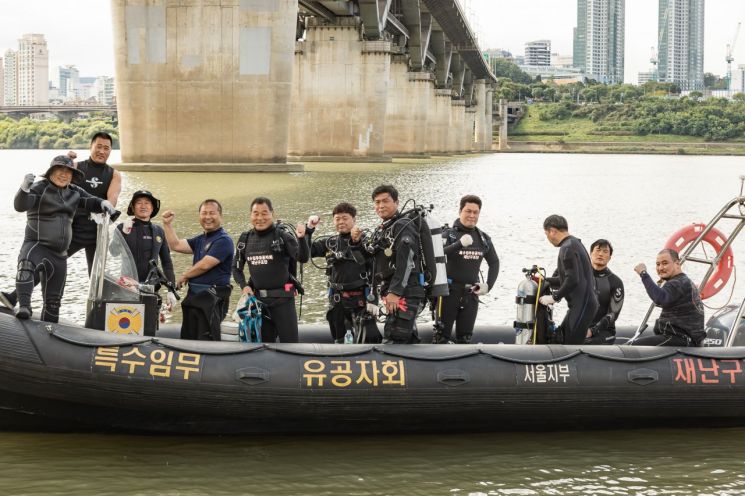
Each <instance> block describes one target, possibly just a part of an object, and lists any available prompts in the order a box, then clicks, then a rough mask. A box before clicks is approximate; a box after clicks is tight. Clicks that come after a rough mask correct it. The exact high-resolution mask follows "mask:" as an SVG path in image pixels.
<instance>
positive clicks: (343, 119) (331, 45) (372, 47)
mask: <svg viewBox="0 0 745 496" xmlns="http://www.w3.org/2000/svg"><path fill="white" fill-rule="evenodd" d="M390 53H391V43H390V42H389V41H362V40H361V39H360V25H359V19H356V18H352V17H340V18H338V19H337V20H336V21H335V22H334V23H333V24H326V22H325V21H321V20H316V19H309V24H308V26H307V30H306V40H305V42H304V48H303V49H302V50H301V51H299V53H297V55H296V58H295V61H296V67H295V69H296V71H297V73H298V74H297V77H296V78H295V79H294V84H295V88H294V90H293V94H294V95H295V99H294V100H293V102H292V120H291V127H290V140H289V153H290V155H292V156H298V157H302V158H303V159H304V160H308V159H312V158H315V159H316V160H344V159H348V158H349V157H357V158H358V159H364V160H376V161H380V160H383V161H389V160H390V158H387V157H385V156H384V150H385V149H384V144H385V131H386V130H385V126H386V106H387V101H388V79H389V77H390V67H391V54H390Z"/></svg>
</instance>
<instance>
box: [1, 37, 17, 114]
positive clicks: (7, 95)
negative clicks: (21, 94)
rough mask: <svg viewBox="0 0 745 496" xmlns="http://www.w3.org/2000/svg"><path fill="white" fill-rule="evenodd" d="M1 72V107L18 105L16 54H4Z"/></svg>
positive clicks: (7, 52) (12, 51) (13, 52)
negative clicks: (2, 94)
mask: <svg viewBox="0 0 745 496" xmlns="http://www.w3.org/2000/svg"><path fill="white" fill-rule="evenodd" d="M3 72H4V74H3V93H4V97H3V105H11V106H12V105H18V52H16V51H14V50H7V51H6V52H5V61H4V62H3Z"/></svg>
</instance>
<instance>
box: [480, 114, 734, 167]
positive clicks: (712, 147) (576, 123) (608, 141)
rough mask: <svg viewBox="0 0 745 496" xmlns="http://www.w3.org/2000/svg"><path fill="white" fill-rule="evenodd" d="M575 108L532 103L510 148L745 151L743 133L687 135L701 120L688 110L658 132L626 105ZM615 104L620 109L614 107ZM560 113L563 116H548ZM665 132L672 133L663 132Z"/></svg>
mask: <svg viewBox="0 0 745 496" xmlns="http://www.w3.org/2000/svg"><path fill="white" fill-rule="evenodd" d="M658 103H659V102H658ZM637 105H641V104H637ZM665 105H667V103H665ZM733 106H734V105H733ZM574 107H577V108H574ZM572 108H573V109H574V110H571V109H564V108H563V107H559V106H558V104H536V105H530V106H527V107H526V108H525V114H524V115H523V117H522V118H521V119H520V121H518V122H517V123H516V124H515V125H514V126H510V128H509V130H508V135H509V136H508V143H509V146H508V149H507V150H505V151H507V152H514V153H521V152H522V153H623V154H633V153H638V154H664V155H745V138H743V137H742V136H741V135H739V134H738V135H737V136H736V137H731V138H726V139H725V138H722V139H711V138H708V137H706V136H704V135H691V134H685V133H690V132H694V131H695V130H694V129H689V128H691V127H692V126H693V125H694V124H695V123H696V122H698V121H696V119H697V118H698V116H696V115H693V114H684V113H683V112H678V113H676V114H670V116H671V117H670V121H671V122H669V123H668V122H667V121H665V122H663V123H657V124H656V126H655V127H654V129H655V130H656V131H655V132H649V131H648V130H645V129H646V127H645V126H644V125H642V124H644V123H645V122H647V121H645V120H644V119H642V120H640V119H638V118H636V119H635V120H634V119H631V118H628V116H625V114H624V113H623V110H622V107H620V106H615V107H613V106H607V105H606V106H603V105H598V104H592V105H586V106H576V105H575V106H573V107H572ZM609 108H610V109H614V110H609ZM634 109H636V107H632V108H631V109H627V111H626V113H629V112H631V110H634ZM561 110H566V112H563V113H562V112H560V111H561ZM636 110H638V109H636ZM730 110H731V109H730ZM595 113H597V114H598V115H595ZM554 115H556V116H557V117H556V118H548V117H553V116H554ZM593 116H594V117H593ZM647 119H651V117H649V118H647ZM668 124H669V125H668ZM694 127H695V126H694ZM702 129H703V128H702ZM738 129H739V128H738ZM663 130H668V131H669V132H663ZM696 132H697V131H696ZM498 142H499V136H498V134H495V136H494V143H495V148H496V146H497V145H496V144H497V143H498Z"/></svg>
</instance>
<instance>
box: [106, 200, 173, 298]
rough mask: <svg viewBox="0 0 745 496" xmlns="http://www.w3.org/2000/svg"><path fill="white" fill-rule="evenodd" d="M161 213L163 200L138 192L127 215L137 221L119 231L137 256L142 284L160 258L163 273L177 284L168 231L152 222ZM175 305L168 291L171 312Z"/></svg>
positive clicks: (136, 262) (123, 225)
mask: <svg viewBox="0 0 745 496" xmlns="http://www.w3.org/2000/svg"><path fill="white" fill-rule="evenodd" d="M159 210H160V200H158V199H157V198H155V196H154V195H153V194H152V193H151V192H150V191H147V190H144V189H143V190H140V191H135V192H134V194H133V195H132V200H130V202H129V206H128V207H127V215H129V216H134V218H133V219H128V220H126V221H124V222H122V223H121V224H119V225H118V226H117V228H118V229H119V230H120V231H122V233H123V234H124V238H125V240H126V241H127V246H129V251H130V252H132V256H134V260H135V265H136V266H137V278H138V279H139V281H140V282H147V281H148V279H149V276H150V272H151V270H152V263H155V264H157V263H158V260H159V259H160V265H161V267H162V269H163V274H164V275H165V276H166V279H168V281H169V282H171V283H173V284H175V283H176V276H175V273H174V272H173V261H172V260H171V250H170V249H169V248H168V243H167V241H166V235H165V232H164V231H163V228H162V227H161V226H159V225H157V224H153V223H152V222H150V220H151V219H152V218H153V217H155V216H156V215H158V211H159ZM156 290H157V288H156ZM175 305H176V296H175V295H174V294H173V293H172V292H170V291H169V292H168V310H169V311H171V310H172V309H173V307H174V306H175Z"/></svg>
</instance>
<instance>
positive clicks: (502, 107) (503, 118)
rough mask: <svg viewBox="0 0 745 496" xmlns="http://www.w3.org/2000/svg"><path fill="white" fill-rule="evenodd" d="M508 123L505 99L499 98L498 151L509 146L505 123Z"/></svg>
mask: <svg viewBox="0 0 745 496" xmlns="http://www.w3.org/2000/svg"><path fill="white" fill-rule="evenodd" d="M508 123H509V120H508V114H507V100H505V99H504V98H501V99H500V100H499V151H505V150H508V149H509V148H510V147H509V145H508V144H507V142H508V141H507V140H508V137H507V124H508Z"/></svg>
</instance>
